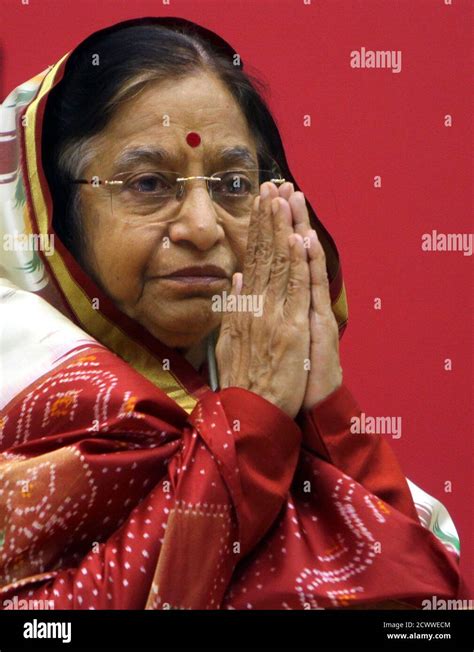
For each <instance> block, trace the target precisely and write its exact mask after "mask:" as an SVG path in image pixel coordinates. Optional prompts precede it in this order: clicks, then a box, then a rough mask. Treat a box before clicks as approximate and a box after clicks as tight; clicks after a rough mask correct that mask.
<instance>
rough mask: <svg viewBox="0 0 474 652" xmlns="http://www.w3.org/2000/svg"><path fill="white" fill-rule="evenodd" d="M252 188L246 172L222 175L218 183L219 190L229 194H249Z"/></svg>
mask: <svg viewBox="0 0 474 652" xmlns="http://www.w3.org/2000/svg"><path fill="white" fill-rule="evenodd" d="M251 188H252V183H251V181H250V179H249V178H248V177H247V176H246V175H245V174H240V173H236V172H233V173H229V174H226V175H224V176H223V177H221V181H220V182H219V183H218V186H217V189H218V192H221V193H225V194H227V195H247V194H248V193H249V192H250V191H251Z"/></svg>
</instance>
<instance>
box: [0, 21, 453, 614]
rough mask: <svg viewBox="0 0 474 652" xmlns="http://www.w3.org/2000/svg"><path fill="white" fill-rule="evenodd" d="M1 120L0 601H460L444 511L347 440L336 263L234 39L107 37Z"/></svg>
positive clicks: (137, 31)
mask: <svg viewBox="0 0 474 652" xmlns="http://www.w3.org/2000/svg"><path fill="white" fill-rule="evenodd" d="M2 125H3V126H2V130H1V131H2V133H3V141H4V151H5V152H10V158H8V156H7V154H5V155H4V157H3V159H2V160H4V161H7V163H8V164H7V163H5V164H4V169H2V170H1V172H2V173H3V175H2V176H1V177H0V179H1V180H2V182H3V186H2V195H1V198H2V202H1V203H2V208H3V214H2V229H3V232H4V234H5V236H12V234H14V240H15V243H16V246H11V247H9V248H7V249H11V250H8V251H4V252H3V253H4V256H3V263H2V265H3V276H4V277H5V279H4V280H3V281H2V284H1V286H0V287H1V295H2V307H3V308H5V310H3V311H2V312H3V313H4V317H3V315H2V319H3V318H4V323H5V327H4V333H3V339H4V341H3V342H2V356H3V359H2V365H3V368H4V369H7V370H8V373H7V382H6V384H5V386H4V387H3V388H2V421H1V424H2V430H1V439H0V442H1V450H2V451H3V453H2V457H1V459H2V461H1V465H0V474H1V478H2V482H3V485H2V489H1V493H0V533H1V536H2V538H1V542H2V547H1V549H0V550H1V552H0V560H1V563H0V568H1V582H0V586H2V588H1V590H0V594H1V596H2V600H3V606H4V608H9V607H10V605H11V604H13V600H14V599H26V600H28V599H30V600H44V601H46V602H47V603H49V602H48V601H51V605H52V606H53V608H56V609H62V608H75V609H104V608H105V609H107V608H115V609H143V608H146V609H168V608H192V609H197V608H202V609H268V608H270V609H312V608H315V609H320V608H339V607H350V606H355V607H362V608H373V607H380V606H384V605H387V606H391V607H394V606H398V607H402V608H403V606H408V607H416V606H419V605H420V602H421V600H422V599H423V598H426V597H427V596H429V597H431V596H433V595H437V596H443V597H445V596H449V597H453V596H456V595H458V592H459V575H458V570H457V557H456V554H455V546H456V544H457V540H456V539H455V530H454V528H453V526H452V523H451V521H450V519H449V517H448V516H447V515H446V514H444V516H445V520H444V523H445V525H444V526H443V528H444V530H445V531H444V532H442V533H441V538H440V539H439V538H436V537H435V536H434V535H433V533H432V532H431V531H430V530H429V529H428V528H427V527H423V525H422V524H424V525H428V523H427V522H426V521H425V522H423V521H422V524H420V520H421V519H422V518H423V514H422V509H423V505H422V503H426V504H430V503H429V502H427V501H429V500H431V507H430V510H431V511H433V509H434V507H433V506H432V505H433V504H434V502H436V501H434V502H433V499H430V497H428V496H427V495H426V494H424V493H423V492H421V490H418V488H416V487H415V485H413V484H411V483H410V485H408V484H407V481H406V479H405V478H404V476H403V474H402V472H401V470H400V468H399V466H398V464H397V462H396V460H395V458H394V456H393V453H392V452H391V450H390V448H389V446H388V444H387V443H386V442H385V441H384V440H383V439H382V438H375V437H371V436H370V435H364V434H361V435H356V436H354V435H352V434H351V433H350V423H351V418H352V417H354V416H357V415H359V414H360V408H359V407H358V405H357V403H356V401H355V399H354V398H353V397H352V395H351V393H350V392H349V390H348V388H347V387H346V386H345V385H344V383H343V382H342V370H341V367H340V362H339V353H338V339H339V338H338V334H339V335H341V334H342V332H343V330H344V327H345V325H346V320H347V308H346V301H345V291H344V285H343V281H342V273H341V268H340V266H339V259H338V254H337V250H336V247H335V244H334V242H333V240H332V239H331V237H330V236H329V234H328V232H327V231H326V230H325V229H324V227H323V226H322V224H321V223H320V221H319V220H318V219H317V217H316V215H315V213H314V211H313V210H312V209H311V207H310V206H309V205H308V204H307V202H306V201H305V198H304V195H303V194H302V193H301V192H300V191H299V190H298V186H297V184H296V182H295V180H294V178H293V177H292V175H291V172H290V170H289V168H288V165H287V162H286V159H285V155H284V151H283V147H282V143H281V140H280V136H279V133H278V130H277V127H276V125H275V123H274V121H273V119H272V117H271V115H270V113H269V111H268V108H267V107H266V105H265V103H264V101H263V100H262V99H261V97H260V96H259V94H258V93H257V91H256V90H255V82H254V85H252V84H251V82H250V81H249V79H248V77H247V76H246V75H245V74H244V72H243V65H242V63H241V61H240V59H239V58H238V57H236V53H235V52H234V51H233V50H232V48H230V46H229V45H228V44H226V43H225V42H224V41H223V40H222V39H220V38H219V37H217V36H216V35H215V34H213V33H212V32H209V31H208V30H205V29H203V28H200V27H198V26H196V25H193V24H191V23H189V22H187V21H184V20H180V19H144V20H137V21H129V22H127V23H122V24H119V25H116V26H114V27H112V28H109V29H107V30H102V31H101V32H98V33H96V34H94V35H92V36H91V37H89V38H88V39H87V40H86V41H84V42H83V43H82V44H81V45H80V46H79V47H78V48H77V49H76V50H75V51H74V52H73V53H72V54H70V55H66V56H65V57H64V58H63V59H62V60H61V61H60V62H59V63H58V64H57V65H56V66H54V67H53V68H52V69H51V70H49V71H48V72H47V73H46V74H43V75H41V76H40V77H38V78H35V79H34V80H32V82H30V84H29V85H24V86H22V87H20V89H19V90H17V91H16V92H15V93H13V94H12V95H11V96H10V97H9V98H7V100H6V102H5V103H4V105H3V108H2ZM16 138H18V144H19V146H20V151H21V156H20V160H21V167H20V170H19V171H17V165H16V161H15V160H14V158H13V153H14V151H15V150H14V145H15V142H16V140H15V139H16ZM5 143H6V145H5ZM8 147H9V149H8ZM35 238H36V239H35ZM4 240H5V238H4ZM25 242H26V243H28V244H29V245H30V251H23V250H22V247H21V246H20V245H19V243H25ZM33 244H38V245H41V246H39V247H38V248H39V249H41V251H38V252H37V251H34V252H33V254H32V253H31V249H32V248H34V247H32V245H33ZM4 249H5V247H4ZM216 299H217V301H216ZM53 306H54V307H53ZM235 308H237V309H235ZM413 497H415V498H417V501H418V503H419V504H418V505H417V508H418V513H419V514H420V518H419V516H418V514H417V508H416V507H415V503H414V500H413ZM443 509H444V508H443V507H442V506H441V505H439V504H438V505H437V510H438V515H439V514H441V515H442V516H443ZM430 515H431V512H430ZM401 566H402V567H403V569H404V570H406V572H400V568H401Z"/></svg>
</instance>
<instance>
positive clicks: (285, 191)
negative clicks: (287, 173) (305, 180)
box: [278, 181, 295, 201]
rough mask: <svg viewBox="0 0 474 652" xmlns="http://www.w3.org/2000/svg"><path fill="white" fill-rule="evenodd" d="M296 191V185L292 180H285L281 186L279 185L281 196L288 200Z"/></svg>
mask: <svg viewBox="0 0 474 652" xmlns="http://www.w3.org/2000/svg"><path fill="white" fill-rule="evenodd" d="M294 192H295V187H294V185H293V184H292V183H291V182H290V181H285V183H282V184H281V186H279V187H278V194H279V195H280V197H283V199H286V200H287V201H288V200H289V198H290V197H291V195H292V194H293V193H294Z"/></svg>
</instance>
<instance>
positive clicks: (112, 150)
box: [81, 72, 257, 347]
mask: <svg viewBox="0 0 474 652" xmlns="http://www.w3.org/2000/svg"><path fill="white" fill-rule="evenodd" d="M167 116H169V119H168V118H167ZM189 132H197V133H198V134H199V136H200V137H201V143H200V144H199V145H198V146H195V147H191V146H190V145H189V144H188V143H187V141H186V135H187V134H188V133H189ZM153 148H156V149H158V148H159V150H161V156H160V157H159V156H158V153H156V154H154V153H153V152H152V151H151V150H153ZM232 148H238V150H237V149H236V152H235V153H233V154H232V156H235V158H234V159H230V158H226V159H224V151H227V157H229V153H228V150H229V149H232ZM135 150H136V151H135ZM138 150H141V151H138ZM143 150H146V152H145V151H143ZM242 150H243V151H244V152H245V150H247V152H248V155H247V159H249V157H253V159H254V160H255V165H252V166H251V167H257V150H256V143H255V141H254V138H253V136H252V134H251V132H250V130H249V127H248V125H247V122H246V120H245V117H244V115H243V114H242V112H241V110H240V108H239V107H238V105H237V104H236V103H235V101H234V99H233V97H232V95H231V94H230V92H229V91H228V89H227V88H226V87H225V86H224V84H223V83H222V82H221V81H220V80H219V79H217V78H216V77H214V76H213V75H211V74H208V73H205V72H202V73H196V74H195V75H192V76H189V77H186V78H183V79H177V80H169V81H165V82H156V83H152V84H150V85H149V86H147V87H145V88H144V89H143V90H142V91H141V92H140V93H138V94H137V95H136V96H135V97H133V98H132V99H130V100H128V101H127V102H126V103H123V104H122V105H121V106H119V108H118V109H117V111H116V113H115V114H114V117H113V119H112V120H111V121H110V122H109V124H108V125H107V127H106V128H105V129H104V130H103V131H102V132H101V134H100V135H99V137H98V138H97V140H96V142H95V156H94V159H93V162H92V163H91V164H90V165H89V166H88V167H87V169H86V170H85V173H84V176H85V177H86V178H88V179H90V178H92V177H94V176H97V177H99V178H101V179H110V178H111V177H114V176H115V175H116V174H118V173H120V172H123V159H125V160H126V161H127V163H126V164H125V167H126V170H127V171H129V170H134V171H137V172H144V171H147V170H150V169H157V170H170V171H172V172H177V173H179V174H181V175H184V176H210V175H211V174H213V173H215V172H218V171H221V170H228V169H231V170H232V169H234V170H235V169H236V168H237V169H241V168H242V167H249V165H250V163H249V160H246V159H245V158H242V157H243V156H244V154H243V152H242ZM239 152H240V153H239ZM121 161H122V162H121ZM185 187H186V190H185V193H184V196H183V198H182V200H181V201H180V202H178V201H176V200H174V199H173V200H172V201H171V206H172V212H171V213H170V212H169V210H168V212H166V211H167V209H166V208H159V209H158V210H157V211H155V214H154V215H152V216H151V217H150V215H146V216H145V217H141V216H140V215H138V216H137V215H135V214H130V211H129V207H128V206H126V205H125V206H124V205H123V204H121V203H120V199H119V194H114V195H113V197H112V199H111V195H110V191H109V190H108V189H107V188H106V187H104V186H103V185H100V186H99V187H98V188H95V187H93V186H91V185H89V186H82V187H81V212H82V219H83V227H84V232H85V236H86V242H87V249H86V251H85V254H84V256H83V258H84V264H85V266H86V269H87V271H88V272H89V273H90V275H91V276H92V277H93V278H94V280H95V281H96V282H97V283H98V284H99V285H100V287H101V288H102V289H103V290H104V291H105V292H106V294H107V295H108V296H109V297H110V298H111V299H112V300H113V301H114V303H115V304H116V305H117V306H118V307H119V308H120V309H121V310H122V311H123V312H125V313H126V314H127V315H129V316H130V317H132V318H133V319H135V320H136V321H138V322H139V323H140V324H142V325H143V326H144V327H145V328H146V329H147V330H148V331H149V332H150V333H152V334H153V335H154V336H156V337H157V338H158V339H160V340H161V341H162V342H164V343H165V344H167V345H169V346H172V347H190V346H192V345H193V344H196V343H197V342H199V341H200V340H201V339H202V338H203V337H204V336H206V335H207V334H209V333H210V332H211V331H212V330H213V329H215V328H216V326H218V324H219V322H220V320H221V314H220V313H218V312H213V311H212V296H213V295H216V294H220V293H222V292H223V291H224V290H226V291H228V292H229V291H230V288H231V279H232V274H233V273H234V272H236V271H239V270H241V269H242V265H243V258H244V252H245V248H246V238H247V229H248V224H249V218H250V214H249V213H245V214H242V213H241V214H238V213H237V214H230V212H227V211H226V210H225V209H224V208H223V207H222V206H221V205H219V204H218V203H215V202H213V201H212V199H211V198H210V196H209V193H208V191H207V188H206V184H205V182H204V181H202V180H192V181H188V182H186V184H185ZM168 208H169V206H168ZM163 216H165V217H166V219H167V221H166V222H165V221H163V219H162V218H163ZM160 219H161V221H160ZM205 265H206V266H207V265H213V266H216V267H218V268H220V269H221V270H222V271H221V274H222V278H215V277H213V276H212V275H213V274H214V272H212V271H211V272H205V271H204V273H205V274H207V275H208V278H206V277H203V278H201V280H199V278H196V276H195V275H194V274H195V272H194V271H192V272H190V273H189V275H188V276H185V277H181V279H179V278H178V277H176V276H175V277H174V278H170V275H171V274H174V273H175V272H177V271H179V270H182V269H183V268H187V267H191V266H192V267H194V266H199V267H202V266H205ZM201 272H202V270H201ZM197 274H199V272H197ZM209 276H210V277H212V278H209Z"/></svg>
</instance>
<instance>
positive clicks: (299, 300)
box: [284, 233, 310, 323]
mask: <svg viewBox="0 0 474 652" xmlns="http://www.w3.org/2000/svg"><path fill="white" fill-rule="evenodd" d="M288 242H289V245H290V271H289V275H288V285H287V293H286V301H285V306H284V313H285V317H286V318H287V319H288V320H293V321H297V320H298V318H301V319H302V320H305V322H306V323H307V321H308V315H309V307H310V293H309V289H310V278H309V265H308V263H307V261H306V252H305V250H304V246H303V238H302V237H301V236H300V235H299V234H297V233H293V234H292V235H290V236H289V238H288Z"/></svg>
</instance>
